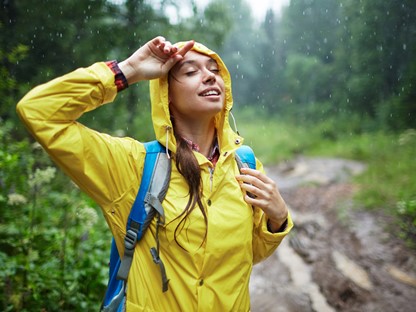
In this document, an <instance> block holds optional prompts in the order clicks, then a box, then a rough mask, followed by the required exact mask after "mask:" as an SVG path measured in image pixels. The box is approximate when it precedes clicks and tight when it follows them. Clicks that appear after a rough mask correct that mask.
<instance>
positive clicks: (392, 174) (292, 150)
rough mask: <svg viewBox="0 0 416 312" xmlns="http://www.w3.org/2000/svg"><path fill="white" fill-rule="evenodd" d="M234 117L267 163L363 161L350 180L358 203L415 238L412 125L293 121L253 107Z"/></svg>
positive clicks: (414, 133) (415, 139)
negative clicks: (386, 127) (389, 127)
mask: <svg viewBox="0 0 416 312" xmlns="http://www.w3.org/2000/svg"><path fill="white" fill-rule="evenodd" d="M236 117H237V122H238V125H239V131H240V134H241V135H242V136H243V137H245V144H248V145H250V146H252V147H253V149H254V150H255V152H256V156H257V157H258V158H259V159H261V160H262V161H263V163H264V164H266V165H267V164H268V165H270V164H275V163H278V162H281V161H283V160H287V159H291V158H293V157H294V156H296V155H298V154H302V155H306V156H327V157H340V158H347V159H354V160H359V161H362V162H364V163H366V164H367V166H368V168H367V170H366V171H365V172H364V173H362V174H361V175H359V176H357V177H355V179H354V182H355V183H356V184H357V185H359V186H360V187H359V189H360V190H359V192H358V193H357V195H356V200H357V202H358V203H359V204H360V205H361V206H364V207H366V208H368V209H383V210H384V211H385V212H387V213H388V214H390V215H392V216H395V217H397V220H398V228H399V231H398V234H399V235H400V236H401V237H402V238H404V239H405V240H407V241H408V242H409V243H410V244H411V242H412V241H413V242H415V241H416V240H415V238H416V130H414V129H409V130H407V131H404V132H403V133H401V134H392V133H387V132H385V131H368V132H362V131H354V130H351V131H348V130H346V129H347V128H348V121H347V122H345V121H342V120H339V121H337V120H336V119H333V120H330V121H327V120H325V121H322V122H320V123H315V124H312V123H295V122H291V121H288V120H283V119H282V118H278V117H271V116H266V115H261V114H259V112H256V111H253V110H252V109H250V110H244V111H242V112H240V113H239V114H238V115H237V116H236ZM351 127H354V124H352V125H351ZM413 244H416V243H413ZM413 247H416V246H414V245H413Z"/></svg>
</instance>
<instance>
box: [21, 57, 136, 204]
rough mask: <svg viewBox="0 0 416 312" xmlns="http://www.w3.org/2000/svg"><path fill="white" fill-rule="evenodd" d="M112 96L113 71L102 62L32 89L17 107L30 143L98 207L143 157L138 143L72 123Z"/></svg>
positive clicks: (117, 193)
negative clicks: (37, 144)
mask: <svg viewBox="0 0 416 312" xmlns="http://www.w3.org/2000/svg"><path fill="white" fill-rule="evenodd" d="M116 94H117V88H116V86H115V84H114V74H113V72H112V71H111V70H110V69H109V68H108V66H107V65H106V64H105V63H96V64H94V65H92V66H90V67H88V68H80V69H77V70H75V71H73V72H71V73H69V74H67V75H64V76H62V77H59V78H56V79H54V80H52V81H50V82H48V83H45V84H43V85H40V86H38V87H36V88H34V89H33V90H31V91H30V92H29V93H28V94H27V95H26V96H25V97H23V99H22V100H21V101H20V102H19V103H18V104H17V113H18V115H19V117H20V118H21V120H22V122H23V123H24V124H25V125H26V127H27V128H28V130H29V131H30V132H31V134H32V135H33V136H34V137H35V139H36V140H37V141H38V142H39V143H40V144H41V145H42V146H43V147H44V148H45V150H46V151H47V152H48V154H49V155H50V156H51V158H52V159H53V160H54V161H55V163H56V164H57V165H58V166H59V167H60V168H61V169H62V170H63V171H64V172H65V173H66V174H67V175H69V176H70V178H71V179H72V180H73V181H74V182H75V183H76V184H77V185H78V186H79V187H80V188H81V189H82V190H83V191H84V192H86V193H87V194H88V195H89V196H90V197H92V198H93V199H94V200H95V201H96V202H97V203H98V204H99V205H100V206H103V205H107V204H109V203H111V202H114V201H115V200H116V199H117V198H120V197H121V196H122V195H123V193H124V192H125V191H126V190H127V189H128V188H129V187H131V185H132V183H133V180H134V179H135V177H137V175H135V174H134V172H135V171H136V172H137V171H138V170H139V169H138V168H137V163H135V162H134V159H135V158H136V159H137V158H140V157H137V155H139V154H140V153H144V149H143V146H142V144H137V142H136V141H134V140H132V139H127V138H116V137H111V136H109V135H106V134H103V133H99V132H97V131H94V130H92V129H89V128H87V127H86V126H84V125H82V124H80V123H79V122H77V121H76V120H77V119H78V118H79V117H81V116H82V115H83V114H84V113H85V112H88V111H91V110H93V109H95V108H97V107H99V106H101V105H103V104H105V103H108V102H111V101H113V100H114V98H115V96H116ZM132 155H135V156H136V157H132ZM136 180H137V179H136ZM136 183H137V181H136Z"/></svg>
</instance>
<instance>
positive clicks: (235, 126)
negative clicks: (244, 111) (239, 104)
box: [230, 111, 240, 135]
mask: <svg viewBox="0 0 416 312" xmlns="http://www.w3.org/2000/svg"><path fill="white" fill-rule="evenodd" d="M230 116H231V118H232V119H233V123H234V130H235V132H236V133H237V134H238V135H240V132H238V129H237V123H236V122H235V118H234V115H233V113H232V112H231V111H230Z"/></svg>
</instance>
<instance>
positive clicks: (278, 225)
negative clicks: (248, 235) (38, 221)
mask: <svg viewBox="0 0 416 312" xmlns="http://www.w3.org/2000/svg"><path fill="white" fill-rule="evenodd" d="M287 222H288V221H287V217H286V218H285V219H284V220H283V221H282V222H276V221H273V220H271V219H269V220H267V230H268V231H269V232H271V233H281V232H284V231H285V230H286V227H287Z"/></svg>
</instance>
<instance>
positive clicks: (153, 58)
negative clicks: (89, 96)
mask: <svg viewBox="0 0 416 312" xmlns="http://www.w3.org/2000/svg"><path fill="white" fill-rule="evenodd" d="M193 46H194V41H192V40H191V41H187V42H186V43H185V45H184V46H183V47H182V48H181V49H178V48H177V47H176V46H174V45H172V44H171V43H170V42H169V41H166V39H165V38H163V37H161V36H159V37H156V38H154V39H152V40H150V41H149V42H147V43H146V44H145V45H144V46H142V47H141V48H140V49H138V50H137V51H136V52H134V53H133V54H132V55H131V56H130V57H128V58H127V59H126V60H124V61H123V62H121V63H119V67H120V69H121V71H122V72H123V74H124V76H125V77H126V79H127V82H128V83H129V85H131V84H133V83H135V82H138V81H140V80H150V79H156V78H159V77H162V76H164V75H166V74H167V73H168V72H169V70H170V69H171V68H172V67H173V66H174V65H175V64H176V63H177V62H178V61H180V60H182V59H183V57H184V55H185V54H186V53H187V52H188V51H189V50H191V49H192V47H193Z"/></svg>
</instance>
